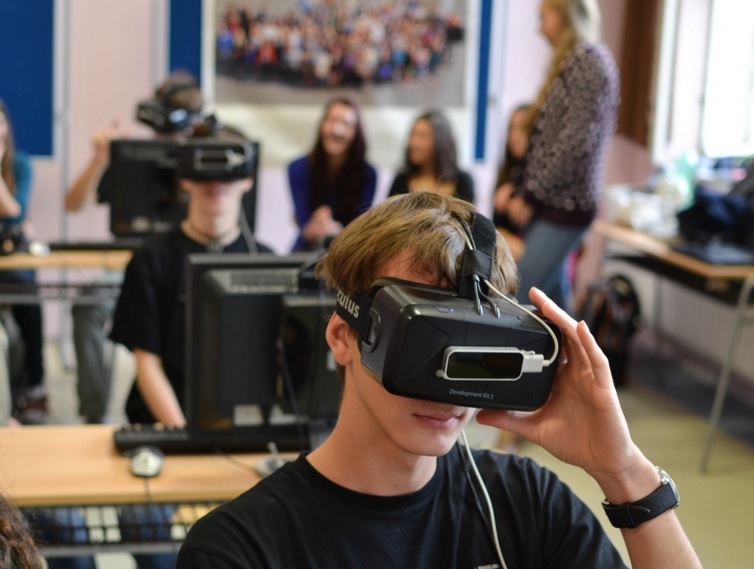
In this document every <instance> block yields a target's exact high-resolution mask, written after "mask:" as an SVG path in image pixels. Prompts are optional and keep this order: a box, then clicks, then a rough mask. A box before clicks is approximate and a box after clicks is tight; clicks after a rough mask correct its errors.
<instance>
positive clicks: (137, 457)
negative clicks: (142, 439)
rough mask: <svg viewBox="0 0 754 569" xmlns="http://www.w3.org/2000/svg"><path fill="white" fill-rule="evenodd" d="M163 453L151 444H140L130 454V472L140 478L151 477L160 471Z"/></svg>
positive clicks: (163, 460) (163, 459)
mask: <svg viewBox="0 0 754 569" xmlns="http://www.w3.org/2000/svg"><path fill="white" fill-rule="evenodd" d="M164 462H165V455H164V454H163V453H162V451H161V450H160V449H158V448H157V447H153V446H140V447H136V448H135V449H134V450H133V454H132V455H131V474H133V475H134V476H141V477H142V478H152V477H153V476H157V475H158V474H159V473H160V472H161V471H162V465H163V463H164Z"/></svg>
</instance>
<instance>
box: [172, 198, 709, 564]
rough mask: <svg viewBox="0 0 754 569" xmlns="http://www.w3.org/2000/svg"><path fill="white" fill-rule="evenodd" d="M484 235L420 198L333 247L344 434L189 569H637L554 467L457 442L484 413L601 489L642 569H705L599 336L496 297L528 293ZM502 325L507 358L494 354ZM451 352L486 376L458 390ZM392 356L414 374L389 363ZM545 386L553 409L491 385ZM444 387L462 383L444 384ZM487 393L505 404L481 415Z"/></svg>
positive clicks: (541, 299) (189, 550)
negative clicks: (538, 338) (639, 441)
mask: <svg viewBox="0 0 754 569" xmlns="http://www.w3.org/2000/svg"><path fill="white" fill-rule="evenodd" d="M490 227H491V222H490V221H489V220H487V219H486V218H484V217H482V216H481V215H479V214H477V213H476V212H475V210H474V209H473V206H470V205H469V204H467V203H465V202H462V201H461V200H458V199H456V198H449V197H444V196H439V195H436V194H432V193H428V192H419V193H412V194H408V195H404V196H398V197H395V198H390V199H388V200H386V201H384V202H383V203H381V204H380V205H378V206H376V207H374V208H373V209H371V210H370V211H368V212H366V213H364V214H363V215H362V216H360V217H359V218H357V219H356V220H355V221H354V222H352V223H351V224H349V225H348V226H347V227H346V228H345V230H344V231H343V232H342V233H341V234H340V235H339V236H338V237H337V238H336V239H335V240H334V241H333V243H332V244H331V246H330V248H329V252H328V253H327V255H326V256H325V257H324V259H323V260H322V264H321V270H322V273H323V274H324V276H325V277H326V279H327V282H328V284H329V285H330V286H333V287H336V288H337V289H338V290H339V302H340V308H339V309H338V310H337V311H336V314H334V315H333V316H332V317H331V319H330V321H329V324H328V327H327V332H326V335H327V341H328V344H329V346H330V348H331V349H332V352H333V356H334V358H335V360H336V361H337V363H338V364H339V365H340V366H341V367H342V370H343V381H344V383H343V398H342V403H341V408H340V415H339V418H338V422H337V425H336V427H335V429H334V430H333V432H332V434H331V435H330V437H329V438H328V439H327V440H326V441H325V442H324V443H323V444H322V445H321V446H320V447H319V448H317V449H315V450H313V451H312V452H310V453H308V454H303V455H301V456H300V457H299V458H298V459H297V460H295V461H294V462H292V463H290V464H288V465H286V466H284V467H282V468H280V469H279V470H277V471H276V472H274V473H273V474H272V475H271V476H269V477H268V478H266V479H264V480H262V481H261V482H259V483H258V484H257V485H255V486H254V487H253V488H251V489H250V490H249V491H248V492H246V493H245V494H243V495H241V496H240V497H238V498H237V499H235V500H234V501H232V502H230V503H228V504H225V505H223V506H221V507H219V508H217V509H216V510H214V511H213V512H211V513H209V514H208V515H207V516H205V517H204V518H203V519H201V520H199V521H198V522H197V523H196V525H195V526H194V527H193V529H192V530H191V531H190V532H189V534H188V536H187V539H186V541H185V542H184V544H183V547H182V548H181V551H180V553H179V557H178V568H179V569H193V568H199V567H203V568H204V567H213V568H215V569H220V568H228V569H230V568H240V567H260V568H261V567H270V568H272V567H310V568H314V567H322V568H328V569H330V568H332V567H360V568H365V567H380V568H382V567H452V568H459V567H469V568H474V569H478V568H481V567H498V568H505V567H510V568H514V567H550V568H554V567H564V568H565V567H568V568H571V567H600V568H606V567H625V565H624V563H623V561H622V560H621V559H620V556H619V554H618V553H617V551H616V550H615V549H614V547H613V545H612V544H611V543H610V541H609V539H608V537H607V536H606V535H605V533H604V532H603V530H602V528H601V526H600V523H599V521H598V520H597V518H596V517H595V516H594V515H593V514H592V512H591V511H590V510H589V508H588V507H587V506H586V505H585V504H584V503H582V502H581V501H580V500H579V499H578V498H577V497H576V496H575V495H574V494H573V493H572V492H571V491H570V490H569V489H568V488H567V487H566V486H565V485H564V484H562V483H561V482H560V481H559V480H558V479H557V478H556V477H555V475H554V474H553V473H551V472H549V471H546V470H544V469H542V468H540V467H538V466H537V465H536V464H534V463H533V462H532V461H531V460H529V459H526V458H521V457H518V456H515V455H509V454H500V453H495V452H492V451H478V450H470V449H468V446H466V445H460V444H459V443H458V442H457V441H458V438H459V436H461V437H463V434H462V433H463V427H464V426H465V425H466V424H467V423H468V422H469V421H470V420H471V419H472V417H473V416H474V414H475V411H476V409H474V408H473V407H474V406H477V407H478V406H485V407H489V408H486V409H483V410H482V411H480V412H479V413H478V415H477V420H478V421H479V422H480V423H483V424H486V425H493V426H496V427H500V428H503V429H508V430H511V431H514V432H516V433H519V434H521V435H523V436H524V437H526V438H528V439H529V440H531V441H533V442H536V443H538V444H540V445H542V446H543V447H544V448H545V449H547V450H548V451H549V452H551V453H552V454H554V455H555V456H557V457H558V458H560V459H562V460H564V461H566V462H568V463H570V464H574V465H577V466H579V467H581V468H583V469H584V470H586V471H587V472H588V473H589V474H590V475H591V476H592V477H594V479H595V480H596V481H597V483H598V484H599V485H600V487H601V488H602V490H603V492H604V494H605V497H606V500H605V504H604V505H605V510H606V512H607V515H608V516H609V517H610V519H611V521H612V522H613V523H614V525H616V526H619V527H622V528H625V529H623V530H622V532H623V537H624V539H625V542H626V546H627V548H628V551H629V553H630V556H631V563H632V566H633V567H634V568H643V567H658V568H659V567H662V568H667V567H684V568H693V567H700V566H701V565H700V563H699V561H698V559H697V558H696V555H695V553H694V551H693V549H692V548H691V545H690V544H689V542H688V539H687V538H686V536H685V534H684V532H683V530H682V528H681V526H680V524H679V521H678V519H677V517H676V515H675V513H674V512H673V507H674V506H676V505H677V504H678V501H677V494H676V491H675V486H674V485H673V484H672V482H671V481H669V478H668V477H667V475H666V474H664V473H663V472H660V471H658V470H657V469H656V468H655V466H654V465H652V463H651V462H650V461H649V460H648V459H647V458H646V457H645V456H644V455H643V454H642V453H641V451H640V450H639V449H638V448H637V447H636V445H634V443H633V442H632V441H631V438H630V435H629V432H628V429H627V425H626V421H625V419H624V417H623V414H622V411H621V409H620V405H619V402H618V397H617V395H616V391H615V389H614V386H613V381H612V378H611V376H610V370H609V366H608V362H607V360H606V358H605V356H604V354H602V352H601V351H600V349H599V347H598V346H597V344H596V343H595V340H594V338H593V337H592V335H591V333H590V332H589V330H588V329H587V327H586V325H585V324H584V323H583V322H579V323H577V322H576V321H574V320H573V319H572V318H570V317H569V316H568V315H567V314H566V313H565V312H564V311H563V310H561V309H560V308H559V307H557V306H556V305H555V304H554V303H552V302H551V301H550V300H549V299H548V298H547V297H546V296H545V295H544V294H542V293H541V292H540V291H538V290H536V289H532V291H531V292H530V298H531V300H532V302H533V304H534V305H535V307H536V309H538V311H539V316H537V317H536V318H535V317H534V316H533V315H531V313H526V312H524V311H522V310H521V309H519V308H517V307H516V306H514V305H513V304H508V302H506V301H504V300H502V299H501V298H495V295H493V294H492V293H493V292H494V291H495V289H496V290H497V291H500V294H501V295H502V294H503V293H504V294H507V295H512V294H513V293H515V292H516V287H517V281H518V276H517V270H516V266H515V264H514V262H513V260H512V258H511V254H510V251H509V250H508V247H507V245H506V244H505V242H504V240H503V239H502V238H501V237H500V236H499V235H498V234H497V233H496V232H495V231H494V227H493V228H491V229H490ZM383 277H392V278H394V279H403V280H404V281H411V283H406V282H401V281H395V280H379V279H382V278H383ZM375 282H377V285H378V286H377V287H373V285H374V284H375ZM417 283H418V284H417ZM426 285H432V286H431V288H427V286H426ZM435 287H441V289H445V290H438V289H437V288H435ZM451 292H453V293H457V294H453V295H452V296H453V298H447V297H448V296H449V295H450V293H451ZM443 295H445V296H443ZM443 298H446V301H443V300H442V299H443ZM514 302H515V301H514ZM391 306H394V307H395V306H397V307H398V308H397V309H396V310H392V309H391V308H390V307H391ZM495 307H498V309H497V310H496V309H495ZM365 314H366V315H367V318H364V315H365ZM516 314H518V316H516ZM458 321H462V322H464V326H462V327H458V326H457V322H458ZM416 323H418V324H417V325H418V328H416V329H415V330H414V329H413V328H412V326H414V325H415V324H416ZM461 328H463V330H462V331H459V330H461ZM496 328H497V329H498V330H497V331H496V330H495V329H496ZM544 328H547V329H548V330H549V332H553V331H554V332H555V333H553V334H552V336H551V339H548V340H547V341H546V342H545V344H544V345H545V346H546V347H545V349H544V350H543V351H539V349H537V350H532V349H531V348H532V346H534V345H539V344H537V342H534V343H531V342H530V339H529V336H527V333H526V331H527V330H530V331H532V332H536V333H537V334H539V333H540V332H542V330H543V329H544ZM505 329H508V334H509V335H508V338H511V339H510V340H508V341H506V342H505V343H506V344H507V346H506V345H503V346H500V345H498V346H495V345H494V344H493V343H490V342H487V343H485V337H486V336H489V335H495V334H497V333H498V332H499V331H500V330H502V331H505ZM438 330H440V332H438ZM521 330H523V331H524V333H523V335H521V334H519V332H521ZM549 332H547V331H546V332H545V333H546V334H548V336H547V337H548V338H550V336H549ZM558 332H559V333H558ZM501 337H503V336H501ZM395 338H398V339H399V340H400V341H398V342H396V341H394V340H395ZM558 342H561V343H562V344H563V346H562V349H561V350H560V353H559V355H558V351H559V350H558V348H557V343H558ZM385 343H388V344H389V348H388V350H387V353H384V354H383V355H381V356H379V357H378V358H377V359H378V360H380V358H382V361H377V362H376V364H375V362H374V361H372V360H373V359H374V358H373V356H374V354H376V353H379V352H380V350H381V349H382V347H381V346H383V345H384V344H385ZM449 343H458V344H465V347H467V348H469V349H470V350H472V354H473V355H479V354H482V356H484V357H482V358H480V359H478V361H477V362H476V363H479V362H481V365H479V366H478V367H477V370H476V371H473V372H471V373H470V374H469V375H468V376H467V377H464V372H463V370H461V371H460V372H459V371H458V370H454V369H452V368H451V366H449V365H445V363H447V362H448V358H447V355H448V354H452V351H453V349H455V347H454V346H449V345H448V344H449ZM404 344H406V345H410V346H412V348H411V352H409V353H403V352H401V350H403V345H404ZM475 344H476V345H475ZM469 346H471V347H469ZM548 346H549V347H548ZM456 347H458V346H456ZM460 347H464V346H460ZM496 348H498V349H503V350H508V351H501V352H499V353H502V354H503V356H504V358H503V359H504V360H506V361H507V358H508V357H509V356H514V357H515V358H518V360H517V361H519V362H520V365H519V367H518V369H516V370H513V371H512V373H508V372H507V371H506V369H505V368H506V366H505V365H501V366H497V365H496V363H495V359H494V358H492V359H491V360H490V361H487V360H485V357H486V356H487V355H488V354H496V353H497V352H496V351H495V349H496ZM396 351H397V352H401V355H399V356H398V359H399V360H400V363H401V366H400V367H402V368H403V369H397V368H395V367H393V363H394V362H391V357H392V355H393V354H392V353H391V352H396ZM443 354H445V355H443ZM545 358H546V359H545ZM393 359H394V358H393ZM472 359H473V358H472ZM425 360H427V361H429V360H431V361H432V363H431V365H429V366H428V367H427V366H424V361H425ZM443 361H444V362H445V363H442V362H443ZM473 363H474V362H472V364H473ZM550 364H552V368H550V367H549V365H550ZM423 366H424V367H423ZM425 368H427V369H425ZM555 368H557V372H552V371H551V370H553V369H555ZM432 369H434V371H432ZM375 370H382V371H381V373H382V375H380V373H377V372H375ZM548 370H550V371H548ZM508 371H510V370H508ZM485 372H489V375H488V376H487V377H486V379H483V378H482V376H483V375H484V373H485ZM473 376H478V377H476V379H474V380H473V381H464V379H468V378H470V377H473ZM514 376H515V377H514ZM553 376H554V380H553V381H552V384H551V387H550V384H549V379H547V378H552V377H553ZM459 378H463V379H460V380H459ZM542 378H545V379H547V381H545V385H546V386H547V387H546V388H545V391H546V393H545V395H546V396H545V397H544V398H543V399H542V403H541V404H540V403H536V404H534V405H532V403H531V400H528V399H527V397H528V396H527V397H523V396H522V394H526V391H525V390H524V391H515V389H514V390H509V389H510V388H507V387H504V388H502V389H499V388H498V387H497V385H502V384H507V385H512V384H516V383H524V384H526V383H528V384H533V385H534V384H537V382H539V381H540V380H542ZM444 382H447V383H448V384H450V385H451V386H452V387H451V389H446V390H444V391H443V390H442V389H438V388H437V387H436V386H437V385H445V383H444ZM453 386H458V387H453ZM535 391H541V388H536V389H535ZM423 392H425V393H426V396H425V397H422V395H421V393H423ZM396 393H403V394H407V393H409V394H411V396H410V397H406V396H403V395H397V394H396ZM497 393H500V394H502V399H501V398H495V397H493V396H495V395H496V394H497ZM477 395H479V396H480V397H482V399H484V398H485V397H492V398H493V400H492V402H491V403H490V404H489V405H479V404H477V405H469V404H468V403H470V402H471V401H472V399H469V398H473V397H476V396H477ZM506 397H507V398H508V400H507V401H506V400H505V398H506ZM535 399H536V398H535ZM533 407H536V408H535V409H533V410H532V408H533ZM511 409H516V410H511ZM521 409H529V410H531V412H521ZM463 438H465V437H463Z"/></svg>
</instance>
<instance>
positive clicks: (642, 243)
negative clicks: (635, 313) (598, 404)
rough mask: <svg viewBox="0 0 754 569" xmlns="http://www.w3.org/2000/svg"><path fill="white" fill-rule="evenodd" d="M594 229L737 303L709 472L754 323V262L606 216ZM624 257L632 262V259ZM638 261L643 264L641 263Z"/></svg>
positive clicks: (706, 456)
mask: <svg viewBox="0 0 754 569" xmlns="http://www.w3.org/2000/svg"><path fill="white" fill-rule="evenodd" d="M592 231H594V233H595V234H597V235H599V236H602V237H604V238H606V239H609V240H612V241H615V242H618V243H620V244H622V245H624V246H626V247H628V248H629V249H630V250H632V251H634V252H635V253H638V254H639V255H640V257H647V258H649V259H651V260H652V261H653V265H650V266H649V267H647V266H646V265H644V266H645V268H650V270H652V269H653V268H654V269H657V270H658V271H659V274H660V275H661V276H668V277H670V278H674V279H675V280H681V281H682V282H683V284H685V285H687V286H692V288H695V289H696V290H698V291H699V292H702V293H704V294H707V295H710V296H712V297H714V298H717V299H718V300H723V301H726V302H728V303H730V304H733V305H734V306H735V315H734V321H733V329H732V330H731V331H730V343H729V345H728V351H727V354H726V357H725V359H724V360H723V362H722V366H721V370H720V375H719V376H718V379H717V386H716V389H715V399H714V402H713V404H712V411H711V412H710V418H709V425H708V430H707V438H706V441H705V444H704V452H703V455H702V461H701V466H700V469H701V471H702V472H706V471H707V469H708V466H709V460H710V455H711V452H712V447H713V444H714V440H715V435H716V434H717V429H718V427H719V424H720V416H721V414H722V410H723V405H724V403H725V397H726V394H727V391H728V387H729V384H730V375H731V371H732V368H733V360H734V357H735V353H736V348H737V347H738V343H739V340H740V338H741V333H742V331H743V329H744V328H745V327H746V326H747V325H748V324H752V323H754V306H752V305H751V301H752V291H754V265H711V264H709V263H706V262H704V261H701V260H699V259H695V258H693V257H690V256H688V255H684V254H683V253H679V252H677V251H674V250H673V249H672V248H671V246H670V245H669V244H668V243H667V242H664V241H662V240H660V239H657V238H655V237H652V236H651V235H647V234H646V233H642V232H640V231H637V230H635V229H631V228H629V227H625V226H621V225H616V224H614V223H609V222H606V221H604V220H599V219H598V220H596V221H595V222H594V224H593V225H592ZM623 259H625V258H623ZM625 260H628V261H629V262H630V259H625ZM639 264H640V266H641V263H639ZM679 277H680V279H679Z"/></svg>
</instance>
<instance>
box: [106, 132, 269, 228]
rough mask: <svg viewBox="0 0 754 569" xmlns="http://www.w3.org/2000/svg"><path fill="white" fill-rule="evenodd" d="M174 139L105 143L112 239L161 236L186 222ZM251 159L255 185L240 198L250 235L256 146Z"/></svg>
mask: <svg viewBox="0 0 754 569" xmlns="http://www.w3.org/2000/svg"><path fill="white" fill-rule="evenodd" d="M176 144H177V143H176V142H175V141H174V140H164V139H156V140H138V139H127V138H126V139H116V140H112V141H111V142H110V173H109V174H108V175H107V177H106V178H105V180H106V183H107V184H108V185H107V187H105V188H103V194H104V197H105V199H106V201H108V202H109V204H110V232H111V233H112V234H113V235H114V236H115V237H121V238H134V237H144V236H147V235H150V234H153V233H163V232H165V231H169V230H171V229H173V228H174V227H176V226H178V224H179V223H180V222H181V220H183V219H185V217H186V213H187V207H188V196H187V195H186V194H185V193H184V192H182V191H181V190H180V189H179V188H178V182H177V175H176V171H177V161H176ZM251 145H252V147H253V149H254V153H255V156H256V157H257V158H256V159H255V162H254V186H253V187H252V189H251V190H249V191H248V192H246V194H245V195H244V196H243V199H242V209H243V212H244V215H245V216H246V221H247V223H248V225H249V228H250V230H251V231H252V232H254V229H255V221H256V202H257V199H256V196H257V191H258V187H257V186H258V184H259V180H258V176H257V164H258V163H259V160H258V155H259V143H257V142H252V143H251Z"/></svg>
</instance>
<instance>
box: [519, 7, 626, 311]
mask: <svg viewBox="0 0 754 569" xmlns="http://www.w3.org/2000/svg"><path fill="white" fill-rule="evenodd" d="M540 12H541V19H540V22H541V25H540V30H541V32H542V34H543V35H544V36H545V38H546V39H547V41H548V42H549V43H550V44H551V46H552V47H553V50H554V51H553V55H552V59H551V62H550V68H549V71H548V73H547V76H546V78H545V81H544V84H543V85H542V88H541V89H540V91H539V94H538V96H537V99H536V100H535V101H534V104H533V107H532V109H531V110H530V113H529V117H528V128H527V130H528V132H529V148H528V151H527V156H526V163H525V167H524V170H523V173H522V176H521V181H520V184H519V185H518V186H517V189H516V192H515V194H514V195H513V197H511V198H510V199H509V200H508V202H507V204H506V206H505V213H507V215H508V216H509V217H510V219H511V220H512V221H513V223H514V224H516V225H517V226H519V227H521V228H522V230H523V232H524V240H525V242H526V249H525V251H524V254H523V257H522V258H521V260H520V261H519V270H520V272H521V283H522V295H523V296H522V298H520V299H519V300H521V301H522V302H523V301H525V298H524V297H525V294H526V291H527V290H528V289H529V287H531V286H537V287H540V288H541V289H542V290H543V291H544V292H545V293H547V294H548V295H550V296H551V297H552V298H553V300H554V301H556V302H557V303H558V304H560V305H562V306H564V307H568V305H569V302H570V298H569V296H570V288H571V287H570V282H569V279H568V276H567V260H568V256H569V254H570V253H571V252H572V251H574V250H576V249H577V248H578V246H579V245H580V243H581V241H582V239H583V236H584V234H585V233H586V231H587V229H588V228H589V225H590V224H591V222H592V220H593V219H594V217H595V215H596V213H597V208H598V206H599V201H600V194H601V191H602V178H603V169H604V161H605V156H606V153H607V148H608V144H609V142H610V137H611V136H612V134H613V130H614V126H615V116H616V111H617V106H618V84H619V79H618V71H617V69H616V67H615V62H614V61H613V57H612V55H611V54H610V51H609V49H608V48H607V46H605V45H604V44H602V43H598V37H599V35H600V13H599V7H598V6H597V1H596V0H543V1H542V2H541V6H540Z"/></svg>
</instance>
